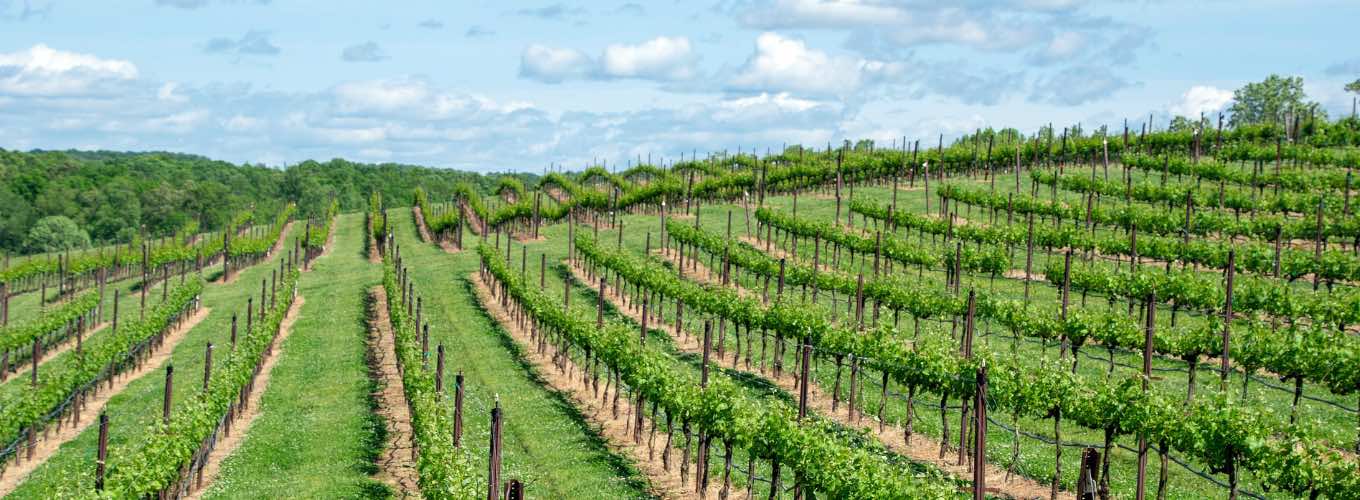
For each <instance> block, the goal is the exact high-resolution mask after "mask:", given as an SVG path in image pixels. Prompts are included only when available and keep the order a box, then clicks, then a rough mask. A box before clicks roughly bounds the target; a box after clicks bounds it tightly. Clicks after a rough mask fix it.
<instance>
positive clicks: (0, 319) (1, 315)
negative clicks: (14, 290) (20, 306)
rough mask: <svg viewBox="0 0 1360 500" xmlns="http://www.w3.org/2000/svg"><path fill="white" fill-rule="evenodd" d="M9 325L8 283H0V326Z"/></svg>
mask: <svg viewBox="0 0 1360 500" xmlns="http://www.w3.org/2000/svg"><path fill="white" fill-rule="evenodd" d="M6 325H9V283H6V282H3V281H0V326H6Z"/></svg>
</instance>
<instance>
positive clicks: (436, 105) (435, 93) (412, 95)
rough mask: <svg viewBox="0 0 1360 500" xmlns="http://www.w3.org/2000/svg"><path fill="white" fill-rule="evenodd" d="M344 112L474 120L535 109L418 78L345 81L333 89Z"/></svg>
mask: <svg viewBox="0 0 1360 500" xmlns="http://www.w3.org/2000/svg"><path fill="white" fill-rule="evenodd" d="M331 98H332V102H333V104H334V107H335V110H336V111H337V112H339V113H340V114H342V115H347V116H356V117H364V116H365V115H377V116H382V117H393V118H404V119H413V120H432V121H433V120H452V119H472V118H480V117H486V116H494V115H503V114H509V113H514V112H517V111H522V110H532V109H533V103H530V102H528V101H519V100H516V101H509V102H505V103H500V102H496V101H495V100H492V99H490V98H487V97H485V96H481V95H476V94H463V93H455V92H449V91H445V90H442V89H438V88H435V87H433V86H431V85H430V84H429V83H428V82H426V81H424V80H421V79H416V78H394V79H385V80H365V81H357V82H346V83H342V84H340V85H337V86H335V87H334V88H333V89H331Z"/></svg>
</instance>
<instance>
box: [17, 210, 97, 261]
mask: <svg viewBox="0 0 1360 500" xmlns="http://www.w3.org/2000/svg"><path fill="white" fill-rule="evenodd" d="M87 246H90V235H88V234H86V233H85V231H84V230H82V229H80V227H79V226H77V225H76V223H75V221H72V220H71V219H69V218H67V217H66V216H64V215H49V216H47V217H43V218H41V219H38V222H37V223H35V224H33V228H31V229H29V230H28V237H26V238H24V248H26V249H28V251H30V252H35V253H46V252H61V251H65V250H78V249H81V248H85V247H87Z"/></svg>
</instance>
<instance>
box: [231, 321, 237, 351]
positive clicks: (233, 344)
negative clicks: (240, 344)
mask: <svg viewBox="0 0 1360 500" xmlns="http://www.w3.org/2000/svg"><path fill="white" fill-rule="evenodd" d="M231 350H233V351H235V350H236V313H232V315H231Z"/></svg>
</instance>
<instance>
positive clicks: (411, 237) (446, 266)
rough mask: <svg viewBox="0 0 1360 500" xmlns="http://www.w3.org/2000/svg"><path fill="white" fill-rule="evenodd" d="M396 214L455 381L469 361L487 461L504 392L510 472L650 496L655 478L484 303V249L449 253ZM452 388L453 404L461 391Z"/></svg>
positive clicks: (539, 483) (476, 426)
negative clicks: (473, 277)
mask: <svg viewBox="0 0 1360 500" xmlns="http://www.w3.org/2000/svg"><path fill="white" fill-rule="evenodd" d="M389 217H390V220H391V221H392V222H391V223H392V224H393V227H394V228H395V229H394V230H395V232H396V235H397V243H398V244H399V245H400V246H401V252H402V257H403V258H404V259H405V263H406V266H407V267H408V268H409V269H410V270H411V277H412V279H413V280H414V281H415V285H416V290H417V293H418V294H419V295H420V296H421V297H423V298H424V299H423V302H424V308H423V309H424V313H423V316H424V318H425V321H426V322H427V323H429V324H430V351H431V357H433V356H434V351H435V350H436V347H437V346H438V345H439V344H441V343H442V344H443V345H444V347H445V350H446V355H447V358H446V363H447V365H446V369H447V370H448V372H449V373H447V374H446V375H445V376H446V377H449V380H448V383H451V382H452V376H453V374H454V373H456V372H458V371H460V370H461V371H462V372H463V373H464V375H465V377H466V379H465V383H464V384H465V387H466V399H465V400H464V411H465V417H464V425H465V430H464V432H465V433H464V436H463V439H464V443H467V444H466V445H467V446H473V447H477V448H474V449H478V450H479V451H478V452H476V453H474V455H475V456H476V457H477V459H478V464H477V466H476V467H477V469H478V470H485V469H486V456H487V455H486V452H485V448H486V443H488V441H489V439H490V412H491V407H492V406H493V404H494V401H495V400H496V399H499V400H500V403H501V407H502V408H503V409H504V415H505V421H504V427H503V442H504V443H505V449H504V455H503V464H504V465H503V468H502V473H501V475H502V477H503V478H504V479H506V480H509V479H519V480H521V481H524V482H525V487H526V491H527V492H528V494H529V495H530V496H533V497H540V498H636V497H645V496H647V492H646V489H645V481H644V479H643V478H642V477H641V476H640V475H639V473H638V472H637V471H636V470H635V469H634V468H633V466H632V465H631V464H630V463H629V462H628V461H627V460H625V459H623V458H620V457H619V456H618V455H616V454H614V453H612V452H610V451H609V450H608V449H607V448H606V447H605V445H604V443H603V442H602V441H601V439H600V437H599V436H598V435H597V434H596V433H595V432H594V431H592V430H591V428H590V425H589V424H588V423H587V422H586V421H585V420H584V418H583V416H582V415H581V414H580V413H579V412H578V411H577V410H576V408H575V407H574V406H572V404H571V403H570V402H569V401H568V400H567V399H566V398H565V396H563V395H561V394H559V393H557V392H554V391H552V390H549V389H546V388H545V387H544V386H543V385H542V384H543V382H542V381H541V380H539V378H538V376H537V375H536V373H535V371H534V369H533V368H532V367H530V366H529V365H528V364H527V363H526V362H524V361H523V360H522V358H521V357H520V356H519V355H518V354H517V350H518V346H517V345H516V344H515V343H514V341H513V340H511V339H510V337H509V336H508V335H507V334H506V333H505V332H504V331H503V330H501V329H500V327H499V326H497V325H495V323H494V322H493V321H492V320H491V319H490V318H489V317H488V316H487V315H486V313H485V312H484V311H483V310H482V309H480V307H479V305H478V304H477V300H476V297H475V296H474V295H473V293H472V290H471V288H470V286H471V285H470V283H469V282H468V280H467V278H468V276H469V275H470V274H471V273H472V272H474V271H475V270H476V269H477V265H478V264H477V262H478V261H477V255H476V252H474V251H472V250H470V249H469V250H465V251H462V252H460V253H458V254H457V255H449V254H447V253H444V252H443V251H441V250H439V249H438V248H436V247H435V246H434V245H432V244H429V243H423V242H420V241H419V240H418V239H417V238H416V236H415V234H414V233H415V229H414V224H413V222H412V220H411V214H410V212H409V211H408V210H392V211H390V212H389ZM475 238H476V237H475V236H473V235H471V234H468V235H465V239H464V241H465V243H466V244H468V246H469V247H471V245H473V244H475V241H476V240H475ZM393 299H394V300H395V299H397V298H393ZM433 363H434V360H433V359H431V364H433ZM448 394H449V395H448V399H449V404H452V391H448ZM484 480H485V479H484V478H479V479H478V481H484Z"/></svg>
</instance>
